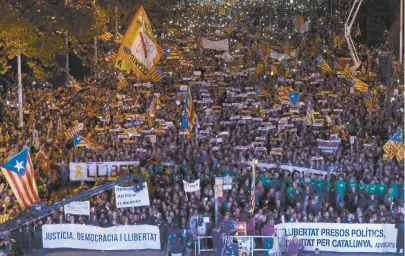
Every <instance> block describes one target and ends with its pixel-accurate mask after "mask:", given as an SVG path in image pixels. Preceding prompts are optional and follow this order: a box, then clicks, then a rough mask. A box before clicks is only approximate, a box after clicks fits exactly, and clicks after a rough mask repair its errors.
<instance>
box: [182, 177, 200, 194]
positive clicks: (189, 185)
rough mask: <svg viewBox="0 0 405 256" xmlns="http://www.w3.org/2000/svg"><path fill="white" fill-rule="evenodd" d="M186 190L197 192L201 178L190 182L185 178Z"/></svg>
mask: <svg viewBox="0 0 405 256" xmlns="http://www.w3.org/2000/svg"><path fill="white" fill-rule="evenodd" d="M183 185H184V191H185V192H196V191H198V190H200V179H198V180H196V181H194V182H193V183H189V182H187V181H185V180H183Z"/></svg>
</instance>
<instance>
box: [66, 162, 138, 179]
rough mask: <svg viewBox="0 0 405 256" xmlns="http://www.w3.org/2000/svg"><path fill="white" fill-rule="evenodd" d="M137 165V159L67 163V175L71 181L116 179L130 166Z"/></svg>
mask: <svg viewBox="0 0 405 256" xmlns="http://www.w3.org/2000/svg"><path fill="white" fill-rule="evenodd" d="M138 166H139V161H120V162H94V163H69V172H70V174H69V176H70V180H73V181H82V180H84V181H95V180H96V179H97V178H107V179H108V180H116V179H117V178H118V177H119V176H120V175H121V174H123V173H127V172H128V171H129V169H130V168H135V167H138Z"/></svg>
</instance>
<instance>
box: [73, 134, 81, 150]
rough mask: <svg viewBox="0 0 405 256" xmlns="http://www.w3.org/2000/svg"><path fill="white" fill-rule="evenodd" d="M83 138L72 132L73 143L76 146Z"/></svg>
mask: <svg viewBox="0 0 405 256" xmlns="http://www.w3.org/2000/svg"><path fill="white" fill-rule="evenodd" d="M82 140H83V138H82V137H80V136H79V135H77V134H73V144H74V146H75V147H76V146H77V145H78V144H79V143H80V142H82Z"/></svg>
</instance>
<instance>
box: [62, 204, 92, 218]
mask: <svg viewBox="0 0 405 256" xmlns="http://www.w3.org/2000/svg"><path fill="white" fill-rule="evenodd" d="M63 208H64V210H65V214H67V213H70V214H73V215H87V216H89V215H90V201H81V202H80V201H79V202H71V203H69V204H67V205H65V206H63Z"/></svg>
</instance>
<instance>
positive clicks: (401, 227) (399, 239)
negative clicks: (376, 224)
mask: <svg viewBox="0 0 405 256" xmlns="http://www.w3.org/2000/svg"><path fill="white" fill-rule="evenodd" d="M395 228H396V229H398V233H397V253H400V252H401V249H402V250H404V215H401V219H399V220H398V221H397V223H396V224H395Z"/></svg>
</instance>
